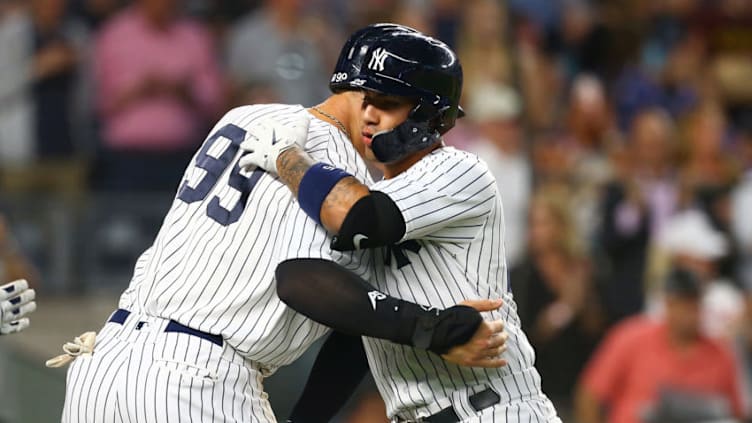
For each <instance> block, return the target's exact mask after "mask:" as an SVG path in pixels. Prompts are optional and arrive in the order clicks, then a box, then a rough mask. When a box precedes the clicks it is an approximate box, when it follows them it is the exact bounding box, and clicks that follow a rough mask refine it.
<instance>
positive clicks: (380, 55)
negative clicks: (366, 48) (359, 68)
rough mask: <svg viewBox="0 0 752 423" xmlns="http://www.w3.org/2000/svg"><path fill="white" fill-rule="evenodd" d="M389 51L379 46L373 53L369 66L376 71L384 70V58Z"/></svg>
mask: <svg viewBox="0 0 752 423" xmlns="http://www.w3.org/2000/svg"><path fill="white" fill-rule="evenodd" d="M389 55H390V54H389V52H388V51H386V50H384V49H383V48H381V47H379V48H377V49H376V50H374V51H373V53H371V61H370V62H368V68H369V69H371V70H375V71H383V70H384V60H386V57H387V56H389Z"/></svg>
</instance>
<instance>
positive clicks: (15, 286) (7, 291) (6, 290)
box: [0, 279, 29, 301]
mask: <svg viewBox="0 0 752 423" xmlns="http://www.w3.org/2000/svg"><path fill="white" fill-rule="evenodd" d="M27 289H29V282H27V281H26V279H17V280H15V281H13V282H9V283H6V284H5V285H3V286H0V301H3V300H6V299H8V298H11V297H15V296H16V295H18V293H19V292H21V291H25V290H27Z"/></svg>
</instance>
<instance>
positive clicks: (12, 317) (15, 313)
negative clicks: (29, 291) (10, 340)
mask: <svg viewBox="0 0 752 423" xmlns="http://www.w3.org/2000/svg"><path fill="white" fill-rule="evenodd" d="M36 309H37V303H36V302H35V301H32V302H30V303H27V304H24V305H22V306H20V307H16V308H12V309H10V310H9V311H7V312H3V322H2V323H3V324H7V323H9V322H13V321H16V320H18V319H20V318H22V317H24V316H26V315H27V314H29V313H32V312H34V310H36Z"/></svg>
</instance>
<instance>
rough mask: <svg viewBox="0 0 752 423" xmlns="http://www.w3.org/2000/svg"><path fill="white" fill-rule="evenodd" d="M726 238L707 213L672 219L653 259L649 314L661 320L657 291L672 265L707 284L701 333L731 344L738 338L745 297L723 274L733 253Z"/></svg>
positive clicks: (688, 212) (690, 211) (689, 213)
mask: <svg viewBox="0 0 752 423" xmlns="http://www.w3.org/2000/svg"><path fill="white" fill-rule="evenodd" d="M729 247H730V246H729V242H728V239H727V238H726V236H725V234H724V233H723V232H721V231H718V230H717V229H716V228H714V227H713V226H712V225H711V223H710V219H709V218H708V217H707V215H706V214H705V213H703V212H702V211H700V210H697V209H687V210H683V211H681V212H678V213H676V214H675V215H673V216H672V217H671V218H670V219H668V220H667V221H666V223H665V225H664V226H663V228H662V230H661V232H660V233H658V236H657V239H656V248H655V249H654V250H653V257H651V272H652V273H651V274H652V276H653V277H652V279H651V280H650V281H649V282H648V285H650V286H652V288H653V289H652V290H651V291H652V292H650V293H649V294H648V296H649V298H648V307H647V309H648V312H649V313H651V314H653V315H657V316H661V315H662V313H663V312H664V309H663V307H662V305H663V301H662V299H661V295H660V290H659V289H656V288H657V286H656V285H659V283H656V282H654V281H655V280H658V281H660V280H662V279H663V277H664V276H665V270H664V269H667V268H669V267H670V266H671V265H672V264H673V265H678V266H681V267H682V268H685V269H690V270H692V271H693V272H694V273H695V274H696V275H697V277H698V278H699V279H700V281H701V282H702V283H703V291H702V298H701V309H700V311H701V316H700V317H701V329H702V332H703V334H704V335H707V336H710V337H713V338H722V339H726V340H730V339H732V338H733V337H735V336H736V334H737V332H738V330H739V326H741V323H742V319H743V315H744V297H743V294H742V292H741V291H740V290H739V288H738V287H737V286H736V285H735V284H734V283H733V280H732V279H728V278H726V277H724V275H722V274H721V272H720V270H719V269H720V266H719V265H720V263H721V261H722V259H723V258H724V257H725V256H726V255H727V254H728V253H729V250H730V248H729Z"/></svg>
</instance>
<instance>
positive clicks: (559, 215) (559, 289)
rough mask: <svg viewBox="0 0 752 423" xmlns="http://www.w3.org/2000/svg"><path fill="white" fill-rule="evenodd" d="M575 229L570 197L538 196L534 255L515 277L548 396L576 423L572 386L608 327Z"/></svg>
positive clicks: (532, 228) (532, 220) (533, 211)
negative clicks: (572, 417) (604, 325)
mask: <svg viewBox="0 0 752 423" xmlns="http://www.w3.org/2000/svg"><path fill="white" fill-rule="evenodd" d="M575 225H576V223H575V221H574V219H573V216H572V213H571V210H570V205H569V202H568V199H567V196H566V192H562V191H556V190H553V191H552V190H549V189H543V190H540V191H538V192H537V193H536V194H535V195H534V197H533V199H532V200H531V203H530V214H529V220H528V224H527V228H528V254H527V256H526V257H525V258H524V260H523V262H522V263H521V264H520V265H519V266H517V267H515V268H513V269H512V272H511V274H510V280H511V282H512V291H513V292H514V296H515V301H516V302H517V305H518V307H519V314H520V319H521V321H522V326H523V329H525V331H526V332H527V333H528V334H529V337H530V342H531V344H532V345H533V347H534V348H535V352H536V366H537V368H538V370H539V371H540V373H541V378H542V380H543V382H542V383H543V385H542V386H543V392H545V393H546V395H548V396H549V397H550V398H551V400H552V401H554V404H555V405H556V410H557V412H558V413H559V415H560V416H561V417H562V419H563V421H571V409H572V408H571V404H572V399H573V398H572V386H574V384H575V382H576V381H577V377H578V375H579V373H580V371H581V369H582V366H583V365H584V363H585V362H586V361H587V359H588V357H589V356H590V353H591V352H592V350H593V348H594V347H595V345H596V343H597V342H598V340H599V339H600V335H601V331H602V327H603V322H604V320H603V318H602V311H601V309H600V306H599V299H598V296H597V294H596V289H595V288H596V287H595V269H594V268H593V263H592V262H591V261H590V260H589V259H588V256H587V253H586V250H585V248H584V247H585V246H584V245H583V242H582V239H581V238H580V237H579V235H578V231H577V229H576V227H575Z"/></svg>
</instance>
